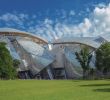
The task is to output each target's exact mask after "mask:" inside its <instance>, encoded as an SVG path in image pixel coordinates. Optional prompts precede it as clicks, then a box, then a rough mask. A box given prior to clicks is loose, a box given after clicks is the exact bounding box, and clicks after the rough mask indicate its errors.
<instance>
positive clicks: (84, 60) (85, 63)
mask: <svg viewBox="0 0 110 100" xmlns="http://www.w3.org/2000/svg"><path fill="white" fill-rule="evenodd" d="M75 55H76V59H77V60H78V62H79V63H80V65H81V67H82V69H83V78H85V77H86V71H87V70H89V64H90V61H91V58H92V53H91V52H90V51H89V48H87V47H84V48H82V49H81V50H80V52H75Z"/></svg>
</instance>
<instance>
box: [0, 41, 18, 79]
mask: <svg viewBox="0 0 110 100" xmlns="http://www.w3.org/2000/svg"><path fill="white" fill-rule="evenodd" d="M15 77H16V69H15V68H14V67H13V59H12V57H11V55H10V52H9V51H8V49H7V48H6V43H4V42H0V78H1V79H14V78H15Z"/></svg>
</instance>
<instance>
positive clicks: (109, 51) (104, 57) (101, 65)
mask: <svg viewBox="0 0 110 100" xmlns="http://www.w3.org/2000/svg"><path fill="white" fill-rule="evenodd" d="M96 67H97V69H98V70H99V71H101V72H103V73H106V72H108V71H109V70H110V43H109V42H106V43H103V44H102V45H101V46H100V47H99V48H98V49H97V50H96Z"/></svg>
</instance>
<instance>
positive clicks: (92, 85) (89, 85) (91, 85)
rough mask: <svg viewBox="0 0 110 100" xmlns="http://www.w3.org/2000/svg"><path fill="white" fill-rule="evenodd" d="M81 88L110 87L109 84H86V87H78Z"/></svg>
mask: <svg viewBox="0 0 110 100" xmlns="http://www.w3.org/2000/svg"><path fill="white" fill-rule="evenodd" d="M80 86H81V87H94V86H110V84H88V85H80Z"/></svg>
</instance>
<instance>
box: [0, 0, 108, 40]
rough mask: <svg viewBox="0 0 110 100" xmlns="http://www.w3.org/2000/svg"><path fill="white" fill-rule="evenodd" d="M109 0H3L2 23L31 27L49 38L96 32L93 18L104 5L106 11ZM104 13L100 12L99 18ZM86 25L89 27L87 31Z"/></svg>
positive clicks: (21, 28) (3, 24) (34, 32)
mask: <svg viewBox="0 0 110 100" xmlns="http://www.w3.org/2000/svg"><path fill="white" fill-rule="evenodd" d="M109 2H110V0H0V27H10V28H16V29H20V30H24V31H28V32H31V33H33V34H37V35H39V36H42V37H44V38H48V40H51V39H53V38H58V37H61V36H62V35H65V34H67V35H68V34H72V35H73V36H89V35H91V36H94V34H95V33H94V31H95V32H96V31H97V33H98V30H95V27H94V26H93V23H92V21H93V20H96V19H97V16H96V15H97V13H98V14H100V13H99V12H101V11H102V9H105V10H104V11H105V13H107V11H106V10H107V8H109ZM97 8H99V12H98V9H97ZM95 10H96V14H95ZM103 14H104V13H103ZM103 14H102V15H101V14H100V16H101V17H99V16H98V17H99V19H98V20H99V21H101V19H100V18H102V16H103ZM104 22H105V21H104ZM86 24H89V25H90V27H87V26H89V25H86ZM105 24H107V23H105ZM107 25H108V24H107ZM101 27H102V26H100V27H99V30H100V31H101ZM86 28H89V29H88V30H89V31H88V32H86V31H87V30H85V29H86ZM74 30H76V31H74ZM79 30H82V31H81V32H79ZM107 30H108V28H107ZM100 31H99V32H100ZM107 32H108V31H107ZM87 33H91V34H87Z"/></svg>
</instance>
